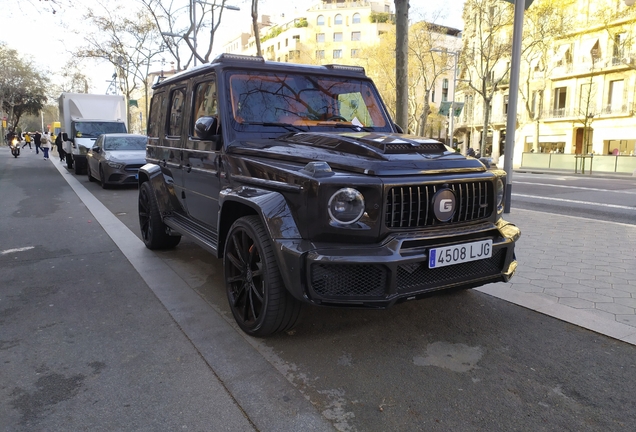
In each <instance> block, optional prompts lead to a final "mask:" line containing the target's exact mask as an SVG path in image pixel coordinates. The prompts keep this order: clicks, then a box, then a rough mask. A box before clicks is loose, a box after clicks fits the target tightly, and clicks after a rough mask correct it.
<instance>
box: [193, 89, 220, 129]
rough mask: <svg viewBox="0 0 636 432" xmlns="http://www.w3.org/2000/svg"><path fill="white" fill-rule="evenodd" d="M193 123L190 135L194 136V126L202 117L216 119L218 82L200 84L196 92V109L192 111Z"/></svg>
mask: <svg viewBox="0 0 636 432" xmlns="http://www.w3.org/2000/svg"><path fill="white" fill-rule="evenodd" d="M192 112H193V113H194V115H193V116H192V123H191V124H190V133H191V135H194V133H193V131H194V124H195V123H196V121H197V120H198V119H200V118H201V117H216V116H217V114H218V112H217V104H216V81H214V80H211V81H207V82H203V83H200V84H198V85H197V86H196V89H195V90H194V109H193V111H192Z"/></svg>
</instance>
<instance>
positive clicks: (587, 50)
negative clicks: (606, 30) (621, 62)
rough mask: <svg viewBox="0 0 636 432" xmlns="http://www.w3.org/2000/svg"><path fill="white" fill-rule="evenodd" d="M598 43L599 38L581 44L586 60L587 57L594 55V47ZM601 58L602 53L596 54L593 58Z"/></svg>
mask: <svg viewBox="0 0 636 432" xmlns="http://www.w3.org/2000/svg"><path fill="white" fill-rule="evenodd" d="M597 43H598V38H593V39H588V40H584V41H583V42H581V53H583V56H584V58H587V55H588V54H589V55H592V50H593V49H594V46H595V45H596V44H597ZM600 56H601V53H600V52H599V53H596V54H595V55H593V57H595V58H598V57H600Z"/></svg>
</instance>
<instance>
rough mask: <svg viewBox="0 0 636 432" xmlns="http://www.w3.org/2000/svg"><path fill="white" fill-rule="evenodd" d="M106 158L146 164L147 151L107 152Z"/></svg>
mask: <svg viewBox="0 0 636 432" xmlns="http://www.w3.org/2000/svg"><path fill="white" fill-rule="evenodd" d="M104 157H105V158H106V159H108V160H112V161H121V162H134V161H139V163H145V161H146V151H145V150H106V154H105V155H104Z"/></svg>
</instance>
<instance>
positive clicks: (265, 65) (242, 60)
mask: <svg viewBox="0 0 636 432" xmlns="http://www.w3.org/2000/svg"><path fill="white" fill-rule="evenodd" d="M218 69H244V70H255V71H263V72H296V73H304V74H320V75H332V76H341V77H355V78H363V79H368V77H367V76H366V74H365V72H364V68H363V67H361V66H348V65H336V64H328V65H320V66H316V65H306V64H298V63H282V62H273V61H267V60H265V59H264V58H263V57H260V56H247V55H240V54H227V53H224V54H221V55H219V56H218V57H216V58H215V59H214V60H213V61H212V62H210V63H206V64H203V65H198V66H195V67H193V68H190V69H187V70H185V71H181V72H179V73H177V74H175V75H172V76H171V77H168V78H166V79H164V80H163V81H160V82H158V83H156V84H155V85H153V86H152V88H153V89H157V88H161V87H164V86H167V85H170V84H172V83H175V82H180V81H183V80H185V79H188V78H191V77H195V76H198V75H203V74H205V73H207V72H210V71H212V70H218Z"/></svg>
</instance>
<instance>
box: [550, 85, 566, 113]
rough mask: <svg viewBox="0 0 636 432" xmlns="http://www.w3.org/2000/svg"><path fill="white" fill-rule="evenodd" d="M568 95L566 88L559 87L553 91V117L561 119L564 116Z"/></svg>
mask: <svg viewBox="0 0 636 432" xmlns="http://www.w3.org/2000/svg"><path fill="white" fill-rule="evenodd" d="M567 95H568V88H567V87H559V88H555V89H554V104H553V108H554V116H555V117H563V116H565V101H566V99H567Z"/></svg>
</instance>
